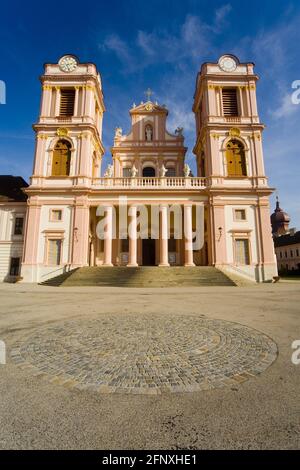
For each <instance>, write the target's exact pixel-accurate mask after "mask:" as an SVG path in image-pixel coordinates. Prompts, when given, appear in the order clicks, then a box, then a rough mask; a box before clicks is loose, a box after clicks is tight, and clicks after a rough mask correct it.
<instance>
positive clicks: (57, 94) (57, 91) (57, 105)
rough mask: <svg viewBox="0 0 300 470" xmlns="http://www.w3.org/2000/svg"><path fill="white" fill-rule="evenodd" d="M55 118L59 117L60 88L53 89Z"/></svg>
mask: <svg viewBox="0 0 300 470" xmlns="http://www.w3.org/2000/svg"><path fill="white" fill-rule="evenodd" d="M55 90H56V93H55V116H59V109H60V87H59V86H56V87H55Z"/></svg>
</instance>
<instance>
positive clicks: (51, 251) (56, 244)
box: [48, 240, 61, 266]
mask: <svg viewBox="0 0 300 470" xmlns="http://www.w3.org/2000/svg"><path fill="white" fill-rule="evenodd" d="M60 257H61V240H48V264H49V265H50V266H57V265H59V264H60Z"/></svg>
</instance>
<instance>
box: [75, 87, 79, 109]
mask: <svg viewBox="0 0 300 470" xmlns="http://www.w3.org/2000/svg"><path fill="white" fill-rule="evenodd" d="M78 101H79V86H76V87H75V102H74V116H75V117H76V116H77V115H78Z"/></svg>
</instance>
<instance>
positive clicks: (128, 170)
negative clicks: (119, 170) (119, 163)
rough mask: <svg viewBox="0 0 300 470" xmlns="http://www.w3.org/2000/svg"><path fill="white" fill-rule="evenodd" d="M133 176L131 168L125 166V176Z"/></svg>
mask: <svg viewBox="0 0 300 470" xmlns="http://www.w3.org/2000/svg"><path fill="white" fill-rule="evenodd" d="M130 176H131V168H123V177H124V178H130Z"/></svg>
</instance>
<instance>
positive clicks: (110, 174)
mask: <svg viewBox="0 0 300 470" xmlns="http://www.w3.org/2000/svg"><path fill="white" fill-rule="evenodd" d="M113 175H114V166H113V165H110V164H109V165H107V168H106V171H105V173H104V177H105V178H112V177H113Z"/></svg>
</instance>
